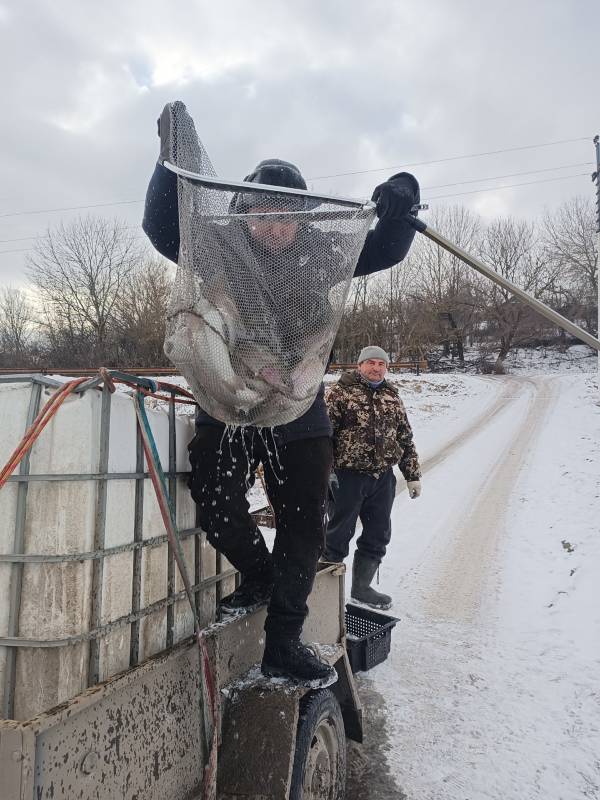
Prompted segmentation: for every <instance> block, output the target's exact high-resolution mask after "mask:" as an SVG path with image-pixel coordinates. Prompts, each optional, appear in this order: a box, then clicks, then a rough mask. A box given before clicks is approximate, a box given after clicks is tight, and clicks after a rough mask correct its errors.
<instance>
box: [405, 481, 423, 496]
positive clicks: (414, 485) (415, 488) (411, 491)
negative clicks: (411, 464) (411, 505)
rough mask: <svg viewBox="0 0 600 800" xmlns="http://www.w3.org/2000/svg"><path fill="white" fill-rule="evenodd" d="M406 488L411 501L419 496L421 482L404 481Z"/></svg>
mask: <svg viewBox="0 0 600 800" xmlns="http://www.w3.org/2000/svg"><path fill="white" fill-rule="evenodd" d="M406 487H407V489H408V495H409V497H410V499H411V500H414V499H415V498H416V497H420V496H421V481H406Z"/></svg>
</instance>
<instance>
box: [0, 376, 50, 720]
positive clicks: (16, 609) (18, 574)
mask: <svg viewBox="0 0 600 800" xmlns="http://www.w3.org/2000/svg"><path fill="white" fill-rule="evenodd" d="M41 397H42V386H41V384H40V383H34V384H32V387H31V395H30V397H29V408H28V409H27V418H26V422H25V430H28V429H29V427H30V426H31V425H32V423H33V420H34V419H35V418H36V416H37V415H38V412H39V410H40V402H41ZM30 455H31V451H29V450H28V451H27V453H26V454H25V455H24V456H23V458H22V459H21V463H20V465H19V472H20V474H21V475H22V476H26V475H27V473H28V472H29V459H30ZM27 490H28V484H27V483H20V484H19V487H18V489H17V508H16V513H15V534H14V539H13V552H14V553H22V552H23V548H24V545H25V518H26V514H27V507H26V501H27ZM23 569H24V565H23V564H22V563H19V562H13V566H12V568H11V576H10V590H9V596H8V630H7V632H8V635H9V637H10V636H16V635H17V632H18V630H19V614H20V611H21V589H22V585H23ZM16 661H17V653H16V650H11V651H9V652H8V653H7V657H6V667H5V674H4V693H3V700H2V716H3V717H4V718H5V719H12V716H13V711H14V701H15V678H16V667H17V663H16Z"/></svg>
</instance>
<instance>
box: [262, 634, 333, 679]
mask: <svg viewBox="0 0 600 800" xmlns="http://www.w3.org/2000/svg"><path fill="white" fill-rule="evenodd" d="M261 671H262V674H263V675H266V676H267V677H269V678H288V679H289V680H291V681H293V682H294V683H296V684H298V685H299V686H307V687H309V688H310V689H319V688H321V687H322V686H331V684H332V683H335V682H336V680H337V672H336V671H335V669H334V668H333V667H330V666H329V664H326V663H325V662H324V661H321V660H320V659H319V658H318V656H317V655H316V654H315V652H314V650H312V649H311V648H310V647H307V646H306V645H305V644H302V642H301V641H300V640H299V639H297V638H289V639H283V638H277V639H274V638H273V636H269V634H267V641H266V644H265V652H264V655H263V660H262V665H261Z"/></svg>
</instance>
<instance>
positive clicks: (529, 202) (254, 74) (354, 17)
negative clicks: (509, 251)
mask: <svg viewBox="0 0 600 800" xmlns="http://www.w3.org/2000/svg"><path fill="white" fill-rule="evenodd" d="M3 9H4V11H3ZM598 22H600V11H599V7H598V5H597V3H595V2H594V0H581V2H579V3H578V4H576V5H573V4H567V3H564V2H560V1H559V0H547V1H545V2H542V0H533V2H530V3H522V2H517V0H498V2H496V3H494V4H488V5H486V4H480V3H477V4H476V3H475V2H474V1H473V0H455V2H453V3H447V2H444V0H428V2H427V3H426V4H418V5H417V4H407V3H389V2H384V1H383V0H374V1H373V2H371V3H369V4H366V3H364V2H358V0H345V1H344V2H341V0H338V1H337V2H336V1H335V0H334V1H332V2H328V3H322V2H317V0H306V1H305V2H303V3H302V4H284V3H280V2H275V1H274V0H264V2H261V3H254V4H249V3H247V2H241V0H235V1H234V2H232V1H229V2H228V0H226V1H225V3H220V4H219V3H209V2H188V3H185V4H183V3H180V4H171V5H168V6H167V5H165V4H164V3H159V2H158V1H157V0H146V1H145V2H141V0H130V1H129V2H128V3H119V2H117V1H116V0H106V2H104V3H103V4H89V3H81V2H78V1H77V0H64V1H63V2H62V3H61V4H60V5H57V4H55V3H51V2H49V0H22V2H20V3H19V4H14V5H13V6H11V8H10V11H8V10H7V6H6V5H0V25H2V29H3V33H4V34H5V36H4V37H3V38H4V44H3V48H2V51H1V52H0V69H2V74H3V75H4V76H8V77H9V79H8V80H5V82H4V83H5V86H4V88H3V111H4V118H5V120H6V121H5V123H4V126H3V133H4V136H3V148H2V152H1V153H0V160H1V168H2V169H1V173H0V174H2V176H3V185H2V187H0V214H2V213H9V212H14V211H20V210H26V209H43V208H55V207H62V206H70V205H84V204H90V203H101V202H110V201H117V200H131V199H141V198H143V196H144V193H145V188H146V184H147V180H148V177H149V175H150V173H151V170H152V167H153V163H154V160H155V158H156V155H157V150H158V140H157V138H156V118H157V116H158V115H159V113H160V111H161V109H162V106H163V105H164V103H165V102H167V101H169V100H173V99H182V100H183V101H184V102H186V104H187V105H188V107H189V109H190V112H191V113H192V115H193V116H194V119H195V121H196V125H197V129H198V131H199V133H200V136H201V138H202V139H203V141H204V144H205V145H206V147H207V149H208V151H209V153H210V155H211V158H212V160H213V163H214V164H215V167H216V168H217V170H218V172H219V173H220V174H222V175H226V176H231V177H238V178H239V177H241V176H243V175H245V174H247V172H248V170H249V169H251V168H252V167H253V166H254V164H256V163H257V162H258V161H259V160H261V159H262V158H265V157H268V156H279V157H282V158H287V159H289V160H291V161H294V162H296V163H297V164H298V165H299V166H300V167H301V169H302V170H303V172H304V174H305V175H306V176H307V178H308V179H311V180H309V182H310V183H311V184H312V185H313V186H314V187H315V188H316V189H318V190H319V191H331V192H335V193H339V194H342V195H352V196H357V197H368V196H370V194H371V192H372V189H373V187H374V186H375V185H376V184H377V183H379V182H380V181H381V180H383V179H385V178H386V177H387V176H388V171H386V170H382V171H380V172H375V173H368V174H364V175H348V176H341V177H335V178H322V177H319V176H327V175H331V174H334V173H341V172H357V171H360V170H369V169H374V168H377V167H389V174H391V173H392V172H395V171H398V168H399V167H400V166H401V165H403V164H407V163H411V162H421V161H428V160H432V159H439V158H443V157H447V156H453V155H461V154H469V153H477V152H483V151H488V150H499V149H502V148H504V147H511V146H516V145H520V144H534V143H539V142H549V141H553V140H556V139H570V138H574V137H578V136H590V137H591V136H592V135H593V134H594V133H596V130H595V126H596V125H597V115H596V112H595V107H594V103H593V98H594V97H595V94H596V91H595V90H596V83H597V76H596V64H595V54H596V42H595V35H596V34H595V31H596V30H597V24H598ZM592 157H593V148H592V145H591V141H589V142H588V141H586V142H580V143H572V144H569V145H563V146H557V147H552V148H541V149H538V150H528V151H523V152H519V153H505V154H498V155H496V156H489V157H486V158H479V159H469V160H461V161H448V162H442V163H436V164H430V165H423V166H420V167H415V168H414V169H413V171H414V172H415V174H417V176H418V177H419V179H420V181H421V183H422V184H423V185H426V186H437V185H441V184H447V183H451V182H453V181H455V182H458V181H466V180H472V179H476V178H480V177H486V176H495V175H503V174H507V173H515V172H519V171H527V170H534V169H543V168H547V167H549V166H560V165H564V164H575V163H585V162H587V161H591V160H592ZM586 169H587V168H586V167H582V168H581V169H572V170H565V171H563V174H571V173H573V172H585V171H586ZM589 171H590V172H591V167H590V168H589ZM535 177H536V176H532V179H535ZM539 177H544V176H543V175H540V176H539ZM526 180H527V177H525V178H523V181H526ZM514 182H518V179H513V180H506V181H492V182H490V183H488V184H487V185H488V186H489V185H496V184H502V183H505V184H507V183H514ZM477 186H478V185H475V186H456V189H455V193H457V192H461V191H465V190H467V189H473V188H477ZM589 191H591V184H590V181H589V177H581V178H571V179H569V180H565V181H557V182H555V183H546V184H536V185H534V186H531V187H523V188H519V189H506V190H499V191H497V192H486V193H485V194H479V195H478V194H470V195H462V196H459V197H456V198H444V199H442V200H439V201H435V205H440V204H446V203H451V202H463V203H465V204H466V205H468V206H469V207H470V208H471V209H472V210H475V211H478V212H479V213H482V214H483V215H484V216H493V215H495V214H497V213H513V214H522V215H529V216H535V215H537V214H540V213H542V211H543V207H544V206H545V205H546V206H549V207H552V206H553V205H554V206H556V205H557V204H558V203H559V202H561V200H562V199H566V198H567V197H569V196H571V195H572V194H575V193H577V192H581V193H583V192H589ZM452 193H453V190H452V189H445V190H439V191H438V190H436V191H435V194H437V195H441V194H452ZM429 194H430V195H431V196H433V195H434V191H431V192H430V193H429ZM102 211H103V213H106V214H107V215H111V216H112V215H118V216H119V217H120V218H122V219H124V220H125V221H127V222H128V224H131V225H137V224H139V221H140V219H141V213H142V206H141V204H140V205H137V206H115V207H114V208H109V209H105V210H102ZM60 216H61V215H58V214H42V215H36V216H29V217H27V216H19V217H2V216H0V240H8V239H15V238H19V237H22V236H28V235H31V234H35V233H38V232H41V231H43V229H44V228H45V227H46V226H47V225H48V224H52V223H53V222H54V221H57V220H58V219H59V218H60ZM62 216H63V217H65V218H66V217H67V216H68V215H66V214H65V215H62ZM24 246H27V242H25V243H22V244H21V245H19V246H17V245H13V244H11V243H10V242H6V241H4V243H3V241H0V249H5V250H8V249H18V247H19V248H20V247H24ZM23 257H24V254H22V253H15V254H8V255H4V256H3V255H1V254H0V283H1V282H2V281H3V280H12V281H18V280H19V279H22V270H23Z"/></svg>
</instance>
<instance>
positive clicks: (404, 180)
mask: <svg viewBox="0 0 600 800" xmlns="http://www.w3.org/2000/svg"><path fill="white" fill-rule="evenodd" d="M371 200H372V201H373V202H374V203H375V204H376V205H377V216H378V217H379V219H385V220H402V219H404V217H405V216H406V215H407V214H410V213H411V209H412V207H413V206H414V205H418V203H419V202H420V200H421V193H420V191H419V183H418V181H417V179H416V178H415V176H414V175H411V174H410V173H409V172H398V174H397V175H392V177H391V178H388V180H387V181H386V182H385V183H380V184H379V186H376V187H375V191H374V192H373V196H372V197H371ZM412 213H413V215H414V216H416V215H417V212H416V211H413V212H412Z"/></svg>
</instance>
